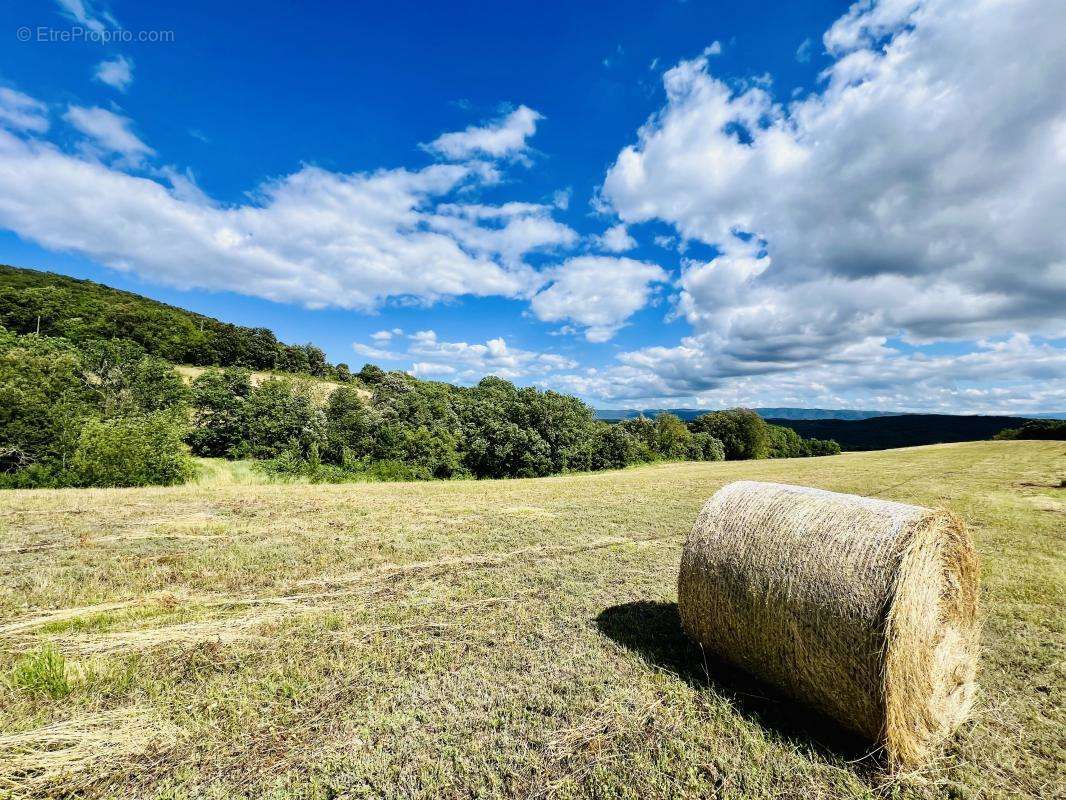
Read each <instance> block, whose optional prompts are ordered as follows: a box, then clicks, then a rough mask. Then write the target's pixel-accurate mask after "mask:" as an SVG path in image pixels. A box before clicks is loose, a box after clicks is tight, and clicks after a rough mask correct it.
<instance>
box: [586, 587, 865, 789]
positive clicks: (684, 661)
mask: <svg viewBox="0 0 1066 800" xmlns="http://www.w3.org/2000/svg"><path fill="white" fill-rule="evenodd" d="M596 625H597V627H598V628H599V629H600V632H601V633H603V634H604V635H605V636H607V637H609V638H610V639H613V640H614V641H615V642H617V643H618V644H620V645H622V646H623V647H625V648H627V649H629V650H632V651H634V652H636V653H639V654H640V655H641V656H642V657H643V658H644V659H645V660H646V661H648V663H650V664H653V665H655V666H656V667H659V668H660V669H663V670H666V671H667V672H670V673H672V674H674V675H676V676H677V677H678V678H680V679H681V680H683V681H685V682H686V683H687V684H689V685H690V686H692V687H693V688H695V689H700V690H708V689H709V690H711V691H713V692H714V693H716V694H717V695H719V696H721V697H724V698H726V699H727V700H729V702H730V703H731V704H732V705H733V707H734V708H735V709H736V710H737V713H739V714H740V715H741V716H743V717H744V718H745V719H748V720H751V721H753V722H755V723H757V724H759V725H760V726H762V727H763V728H764V729H766V730H767V732H768V733H770V734H771V735H773V736H776V737H780V738H784V739H787V740H789V741H790V742H791V743H792V744H794V745H796V746H798V747H801V748H802V747H805V746H806V747H810V748H812V749H814V750H815V751H817V752H819V753H821V754H822V755H825V756H828V757H832V758H843V759H845V760H848V761H853V762H859V763H857V764H856V765H855V766H856V768H857V770H858V771H860V772H862V773H868V774H869V775H870V776H871V777H872V776H873V775H874V774H875V773H878V772H880V771H881V770H882V768H883V764H882V762H881V760H880V759H879V758H876V757H874V756H873V755H872V754H871V748H872V745H871V743H870V742H868V741H866V740H865V739H864V738H863V737H861V736H860V735H858V734H855V733H852V732H850V731H847V730H844V729H843V728H841V727H840V726H839V725H838V724H837V723H835V722H834V721H833V720H831V719H829V718H828V717H825V716H823V715H822V714H819V713H818V712H817V711H814V710H812V709H810V708H808V707H806V706H804V705H802V704H800V703H797V702H795V701H794V700H792V699H790V698H788V697H783V696H782V695H781V694H780V693H778V692H777V691H775V690H774V689H773V688H772V687H770V686H768V685H767V684H765V683H763V682H762V681H760V680H758V679H757V678H754V677H752V676H751V675H749V674H748V673H746V672H744V671H743V670H739V669H737V668H736V667H734V666H732V665H731V664H728V663H727V662H724V661H721V660H719V659H716V658H715V657H714V656H713V655H712V654H710V653H704V651H703V650H702V649H701V648H700V647H699V645H697V644H695V643H693V642H692V640H690V639H689V638H688V636H686V635H685V632H684V630H683V629H682V627H681V617H680V616H679V614H678V610H677V603H661V602H651V601H647V600H641V601H637V602H632V603H622V604H620V605H616V606H611V607H610V608H606V609H604V610H603V611H602V612H600V614H599V616H597V617H596Z"/></svg>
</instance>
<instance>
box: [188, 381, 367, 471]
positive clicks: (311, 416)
mask: <svg viewBox="0 0 1066 800" xmlns="http://www.w3.org/2000/svg"><path fill="white" fill-rule="evenodd" d="M338 391H343V392H345V393H350V392H351V390H350V389H343V390H338ZM346 396H350V395H348V394H345V395H343V396H342V398H341V399H343V397H346ZM192 405H193V420H194V425H195V427H194V429H193V431H192V432H191V433H190V435H189V445H190V446H191V447H192V450H193V452H194V453H196V454H197V455H202V456H222V457H225V458H247V457H253V458H277V457H279V456H281V455H282V454H283V453H285V452H290V451H291V452H295V453H297V454H298V455H299V457H300V458H308V457H309V456H310V454H311V452H312V448H313V449H314V451H315V452H316V453H319V454H321V452H322V451H323V450H326V451H327V452H329V447H330V440H329V439H328V437H327V432H326V419H327V416H328V412H327V411H323V410H322V409H319V408H317V407H316V405H315V403H314V401H313V399H312V397H311V387H310V386H309V385H308V384H307V383H306V382H303V381H293V380H289V379H279V378H272V379H270V380H267V381H264V382H263V383H261V384H260V385H259V386H256V387H253V386H252V384H251V379H250V376H249V373H248V371H247V370H243V369H238V368H232V367H231V368H229V369H225V370H218V369H211V370H207V371H206V372H204V373H203V374H202V375H200V377H198V378H197V379H196V380H195V381H193V384H192ZM342 446H343V442H340V441H338V448H340V447H342ZM337 453H338V455H339V454H340V453H341V450H340V449H338V450H337Z"/></svg>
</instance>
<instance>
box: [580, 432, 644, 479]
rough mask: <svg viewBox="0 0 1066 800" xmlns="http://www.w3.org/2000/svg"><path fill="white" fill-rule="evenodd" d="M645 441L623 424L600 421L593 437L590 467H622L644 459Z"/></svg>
mask: <svg viewBox="0 0 1066 800" xmlns="http://www.w3.org/2000/svg"><path fill="white" fill-rule="evenodd" d="M646 452H647V450H646V448H645V446H644V443H643V442H642V441H641V440H639V439H637V437H635V436H634V435H633V434H632V433H630V432H629V431H628V430H626V429H625V428H623V427H622V426H621V425H608V424H607V423H600V424H599V425H598V426H597V427H596V431H595V435H594V438H593V439H592V451H591V457H590V459H589V463H588V467H587V468H588V469H590V470H601V469H622V468H624V467H628V466H629V465H630V464H636V463H638V462H640V461H642V460H644V459H643V458H642V455H643V454H644V453H646Z"/></svg>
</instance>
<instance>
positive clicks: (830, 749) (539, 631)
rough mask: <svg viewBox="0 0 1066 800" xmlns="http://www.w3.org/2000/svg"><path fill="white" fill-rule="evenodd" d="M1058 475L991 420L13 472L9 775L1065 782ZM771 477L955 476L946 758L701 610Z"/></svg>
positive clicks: (586, 784)
mask: <svg viewBox="0 0 1066 800" xmlns="http://www.w3.org/2000/svg"><path fill="white" fill-rule="evenodd" d="M229 463H230V464H232V462H229ZM1063 475H1066V458H1064V456H1063V448H1062V446H1061V443H1042V442H979V443H972V444H963V445H945V446H938V447H926V448H918V449H910V450H901V451H885V452H877V453H849V454H845V455H842V456H837V457H834V458H822V459H801V460H782V461H747V462H739V461H738V462H724V463H723V462H719V463H687V464H662V465H657V466H646V467H640V468H634V469H628V470H622V471H613V472H604V473H596V474H587V475H570V476H562V477H554V478H544V479H533V480H509V481H459V482H431V483H415V484H363V485H359V486H357V487H353V486H327V485H314V486H312V485H269V486H262V485H242V482H243V481H245V480H248V479H250V478H253V477H254V476H252V475H249V474H247V473H245V474H244V475H243V476H239V477H235V476H233V475H232V474H227V475H226V476H225V479H226V480H231V481H232V482H230V483H204V484H201V485H187V486H178V487H173V488H167V489H162V488H151V489H110V490H100V489H93V490H78V489H72V490H66V491H62V492H48V491H19V492H13V493H11V494H8V495H5V497H4V502H5V507H4V513H3V516H2V519H0V552H3V554H4V555H3V559H4V563H5V569H4V570H2V571H0V643H2V647H0V674H2V677H3V679H0V731H2V735H0V795H3V794H4V792H5V791H12V790H13V791H14V792H15V795H14V796H17V797H45V796H66V794H67V792H71V793H78V794H77V796H83V797H84V796H99V795H106V796H109V797H144V798H157V799H161V798H192V797H269V798H272V799H273V800H310V799H311V798H327V797H379V796H381V795H383V794H403V795H404V796H405V797H411V798H426V799H427V800H428V799H429V798H439V797H449V798H461V797H473V796H477V797H482V798H531V797H539V798H549V797H552V798H652V799H655V798H662V799H663V800H665V798H711V797H715V798H733V799H735V800H739V799H740V798H745V800H747V799H749V798H751V799H754V800H758V799H759V798H771V797H803V798H810V800H815V799H816V798H840V797H857V798H871V800H872V799H873V798H880V797H894V798H898V800H912V799H914V798H928V799H929V800H932V799H933V798H942V797H956V798H962V797H975V798H976V797H988V798H995V797H1003V798H1007V797H1011V798H1014V797H1030V798H1038V797H1048V796H1051V795H1053V794H1054V793H1055V788H1054V787H1056V786H1057V785H1059V784H1060V782H1061V769H1062V763H1061V738H1062V737H1061V732H1062V730H1063V729H1064V728H1066V711H1064V706H1063V704H1062V702H1061V698H1062V697H1063V692H1064V690H1066V682H1064V681H1066V679H1064V676H1063V673H1062V671H1061V670H1059V669H1057V668H1056V665H1057V664H1058V662H1059V654H1061V652H1062V649H1063V648H1064V647H1066V627H1064V620H1063V615H1062V607H1063V604H1064V603H1066V595H1064V586H1066V580H1064V577H1066V541H1064V540H1063V533H1064V531H1063V526H1062V519H1063V513H1064V511H1066V490H1062V489H1058V488H1053V487H1057V486H1058V484H1059V480H1060V479H1061V478H1062V476H1063ZM745 478H758V479H762V480H774V481H784V482H789V483H798V484H804V485H812V486H819V487H823V488H827V489H834V490H839V491H846V492H857V493H861V494H866V495H875V496H878V497H883V498H887V499H894V500H900V501H905V502H913V503H921V504H946V505H947V506H948V507H949V508H950V509H952V510H953V511H954V512H956V513H957V514H959V515H960V516H961V517H962V518H963V519H964V520H965V521H966V522H967V524H968V525H969V526H970V528H971V530H972V531H973V534H974V537H975V540H976V545H977V548H978V550H979V553H980V557H981V561H982V566H983V570H982V572H983V575H984V577H983V588H982V591H983V597H982V605H983V613H984V619H985V625H984V629H985V634H984V642H983V649H984V657H983V663H982V667H981V672H980V682H981V690H980V695H979V696H980V707H979V709H978V711H977V712H976V713H975V715H974V718H973V720H972V721H971V722H969V723H968V724H966V725H965V726H964V728H963V729H962V731H961V734H960V735H959V737H958V739H957V740H956V741H955V742H954V743H953V744H952V745H951V747H950V749H949V751H948V753H947V755H946V756H945V757H944V758H943V759H941V760H939V761H938V762H936V763H934V764H933V765H931V766H930V767H929V768H928V769H927V770H925V771H923V773H922V774H921V776H920V777H919V778H917V779H911V780H907V781H903V782H900V783H898V784H893V783H889V784H888V785H886V784H885V782H884V781H883V779H882V778H881V777H880V776H879V775H878V774H877V772H876V769H875V764H876V759H870V758H868V759H865V760H861V757H862V756H863V755H864V751H863V750H862V748H861V745H859V744H858V743H857V742H856V741H855V738H854V737H853V736H851V735H847V734H844V733H842V732H841V731H840V730H839V729H836V728H834V727H832V726H829V725H826V724H825V723H823V722H819V721H818V720H817V719H815V718H812V717H811V716H810V715H809V714H807V713H805V712H804V710H803V709H802V708H801V707H799V706H796V705H795V704H793V703H791V702H788V701H784V700H782V699H780V698H779V697H777V696H776V695H774V694H773V693H771V692H770V691H769V690H768V689H766V687H764V686H761V685H759V684H755V683H753V682H752V681H750V680H748V679H745V678H744V676H743V675H741V674H739V673H737V672H735V671H731V670H729V669H727V668H725V667H724V666H723V665H721V664H719V663H717V662H714V661H711V660H707V659H705V658H704V657H703V656H702V655H701V653H700V652H699V651H698V650H697V649H695V648H693V647H691V646H690V645H689V644H688V643H687V641H686V639H685V637H684V636H683V634H682V633H681V630H680V628H679V623H678V617H677V610H676V605H675V601H676V597H677V595H676V580H677V571H678V559H679V555H680V549H681V545H682V542H683V540H684V538H685V536H686V534H687V533H688V531H689V529H690V528H691V526H692V524H693V521H694V519H695V518H696V515H697V513H698V511H699V509H700V507H701V505H702V504H703V503H704V501H705V500H706V499H707V497H708V496H709V495H710V494H711V493H712V492H714V491H715V489H717V488H718V487H719V486H721V485H722V484H724V483H726V482H728V481H732V480H737V479H745ZM27 576H32V578H29V577H27ZM49 648H51V649H49Z"/></svg>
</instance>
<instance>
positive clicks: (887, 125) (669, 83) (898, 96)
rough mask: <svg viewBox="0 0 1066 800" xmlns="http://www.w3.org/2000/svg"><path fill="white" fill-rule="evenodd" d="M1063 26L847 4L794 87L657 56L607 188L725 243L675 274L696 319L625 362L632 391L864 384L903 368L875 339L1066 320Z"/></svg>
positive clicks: (989, 14) (1016, 9) (617, 199)
mask: <svg viewBox="0 0 1066 800" xmlns="http://www.w3.org/2000/svg"><path fill="white" fill-rule="evenodd" d="M1064 27H1066V6H1064V5H1063V4H1062V3H1060V2H1056V1H1055V0H1019V2H1015V3H1009V4H1002V3H990V2H983V3H964V4H959V3H954V2H948V0H925V1H924V2H923V1H921V0H913V1H912V0H891V2H888V1H886V2H881V3H876V2H860V3H856V4H855V5H854V6H852V8H851V9H850V10H849V11H848V13H847V14H845V15H844V16H843V17H842V18H841V19H840V20H838V21H837V22H836V23H835V24H834V25H833V26H832V27H831V28H830V30H829V31H827V33H826V34H825V37H824V38H823V44H824V45H825V48H826V51H827V52H828V53H829V54H830V55H831V56H832V57H833V58H834V62H833V64H832V65H831V66H830V67H829V68H828V69H826V70H825V72H824V73H823V76H822V79H823V88H822V89H821V90H820V91H817V92H813V93H811V94H810V95H808V96H806V97H805V98H804V99H802V100H797V101H795V102H792V103H790V104H782V103H780V102H778V101H776V100H775V98H774V97H773V96H772V94H771V93H770V90H769V89H768V86H767V85H766V83H765V82H756V83H749V84H747V85H738V84H736V83H730V82H727V81H725V80H721V79H719V78H716V77H715V76H714V75H712V74H711V71H710V66H709V62H708V59H707V58H706V57H701V58H697V59H695V60H692V61H686V62H682V63H681V64H678V65H677V66H676V67H674V68H673V69H671V70H669V71H668V72H667V73H666V74H665V76H664V85H665V87H666V92H667V103H666V105H665V107H664V108H663V109H662V110H661V111H660V112H659V113H657V114H656V115H655V116H654V117H653V118H652V119H650V120H649V121H648V123H647V124H646V125H645V126H644V127H643V128H642V129H641V131H640V132H639V136H638V141H637V143H636V144H635V145H632V146H630V147H627V148H625V149H624V150H623V151H622V152H621V153H620V154H619V156H618V159H617V160H616V162H615V164H614V165H613V166H612V167H611V168H610V170H609V172H608V174H607V176H606V179H605V182H604V186H603V187H602V192H601V195H602V197H603V199H604V200H605V201H606V202H607V203H608V204H609V205H610V207H611V208H612V209H613V210H614V211H615V212H616V213H617V214H618V215H619V217H620V218H621V219H622V220H623V221H624V222H626V223H636V222H644V221H649V220H661V221H664V222H666V223H669V224H670V225H672V226H673V227H674V228H675V229H676V230H677V231H678V233H679V234H680V235H681V236H682V237H683V238H684V239H687V240H696V241H700V242H703V243H705V244H708V245H711V246H713V247H715V248H717V250H718V251H719V253H720V255H719V256H718V257H717V258H714V259H711V260H709V261H706V262H691V261H690V262H686V264H685V266H684V269H683V271H682V275H681V278H680V280H679V285H678V288H679V290H680V291H679V295H678V311H679V313H681V314H682V315H683V316H684V318H685V319H686V320H687V321H688V322H689V323H690V324H691V325H692V327H693V334H692V335H691V336H690V337H688V338H686V339H685V340H684V341H683V342H682V343H681V344H680V345H679V346H677V347H674V348H654V349H648V350H645V351H639V352H637V353H631V354H627V355H626V356H624V357H623V362H624V364H625V369H627V370H630V371H632V372H633V374H631V375H630V379H631V380H632V381H634V382H637V383H639V382H640V381H643V382H644V386H643V388H642V389H641V390H640V391H655V392H659V391H665V390H671V391H674V390H676V391H678V392H682V393H687V394H689V395H691V393H692V392H698V391H701V390H706V389H710V388H712V387H716V386H721V385H722V381H723V380H727V379H728V380H731V381H732V382H733V383H734V384H735V383H736V382H737V381H740V380H743V379H744V376H745V375H774V376H778V375H784V374H790V375H793V376H794V375H800V374H802V375H805V376H806V377H807V380H808V381H810V382H812V385H813V383H819V382H820V383H824V384H825V385H840V381H841V380H844V381H846V380H848V378H847V377H838V378H836V379H833V377H832V375H830V374H829V373H828V372H826V370H829V369H830V368H831V369H832V370H834V371H835V372H834V373H833V374H839V376H849V375H850V376H852V379H853V380H855V381H856V382H858V383H862V381H864V380H866V377H865V375H866V373H865V372H864V370H866V368H867V367H866V365H867V364H869V363H874V364H880V365H881V366H885V365H891V366H892V368H902V367H903V365H905V364H908V363H910V362H909V361H908V360H907V357H905V356H899V355H893V354H892V353H885V352H884V348H885V347H886V342H887V341H889V340H890V339H894V338H898V339H902V340H904V341H907V342H911V343H919V344H920V343H927V342H935V341H942V340H955V341H970V342H972V341H975V340H979V339H985V340H991V339H995V338H1003V337H1010V336H1011V335H1013V334H1022V335H1026V336H1037V337H1040V336H1043V337H1048V338H1050V339H1052V340H1053V339H1054V338H1055V337H1061V336H1063V335H1064V334H1066V314H1064V313H1063V309H1064V308H1066V238H1064V237H1063V236H1062V231H1061V220H1060V219H1059V218H1060V217H1061V209H1062V208H1064V207H1066V146H1064V143H1066V95H1064V94H1063V93H1062V91H1061V86H1062V85H1063V83H1064V82H1066V49H1064V48H1063V47H1062V46H1061V36H1060V35H1059V31H1061V30H1063V28H1064ZM1047 346H1048V347H1051V345H1047ZM1052 349H1054V348H1053V347H1052ZM979 352H980V353H981V354H982V355H978V356H974V357H973V359H972V360H973V361H975V362H980V363H991V362H992V361H995V359H996V358H998V356H996V355H994V354H990V353H991V351H986V350H980V351H979ZM1027 352H1029V351H1027ZM1040 352H1044V351H1043V350H1041V351H1040ZM885 359H887V360H885ZM882 362H883V363H882ZM963 363H965V362H963ZM999 365H1000V366H1001V365H1002V364H1001V363H1000V364H999ZM940 366H941V367H944V368H947V367H949V366H950V365H949V364H946V363H942V364H940ZM636 373H640V374H641V375H642V376H643V377H641V378H640V379H639V380H638V379H637V378H636V377H635V375H636ZM887 374H892V373H891V372H889V373H887ZM994 375H995V372H994V370H991V369H990V370H989V371H988V373H987V376H988V378H989V379H993V378H994ZM774 380H775V381H779V380H784V378H777V377H775V378H774ZM789 380H791V378H789ZM930 380H933V378H930ZM778 385H782V384H780V383H779V384H778ZM930 385H932V384H930Z"/></svg>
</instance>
